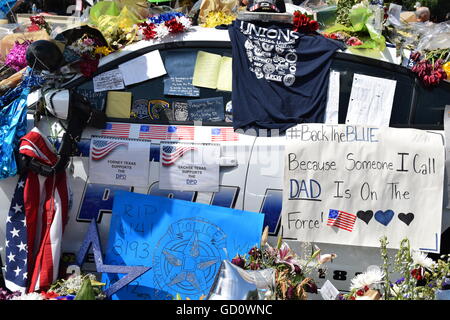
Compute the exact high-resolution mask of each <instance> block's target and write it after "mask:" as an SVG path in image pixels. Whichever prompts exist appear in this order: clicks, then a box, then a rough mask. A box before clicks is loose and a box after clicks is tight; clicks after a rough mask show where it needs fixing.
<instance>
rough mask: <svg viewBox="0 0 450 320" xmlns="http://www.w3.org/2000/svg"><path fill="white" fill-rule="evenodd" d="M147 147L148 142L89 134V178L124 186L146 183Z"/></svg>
mask: <svg viewBox="0 0 450 320" xmlns="http://www.w3.org/2000/svg"><path fill="white" fill-rule="evenodd" d="M150 146H151V142H150V141H144V140H138V139H127V138H118V137H100V136H92V140H91V148H90V156H89V181H90V182H92V183H101V184H113V185H123V186H135V187H137V186H140V187H145V186H147V185H148V184H149V181H148V175H149V170H150Z"/></svg>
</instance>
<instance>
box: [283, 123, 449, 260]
mask: <svg viewBox="0 0 450 320" xmlns="http://www.w3.org/2000/svg"><path fill="white" fill-rule="evenodd" d="M286 137H287V139H288V141H287V144H286V150H285V156H284V165H285V169H284V192H283V212H282V225H283V235H284V237H288V238H295V239H297V240H300V241H308V242H310V241H314V242H324V243H334V244H343V245H358V246H369V247H379V245H380V242H379V239H380V238H381V237H382V236H384V235H385V236H387V238H388V241H389V246H390V247H391V248H398V246H399V244H400V241H401V240H402V239H403V238H405V237H407V238H408V239H409V240H410V242H411V246H412V248H414V249H420V250H423V251H429V252H439V250H440V243H439V242H440V241H439V240H440V234H441V218H442V201H443V182H444V146H443V140H442V136H441V135H440V134H436V133H432V132H427V131H422V130H415V129H394V128H388V127H384V128H377V127H366V126H349V125H326V124H323V125H322V124H302V125H298V126H296V127H294V128H291V129H290V130H289V131H288V132H287V134H286Z"/></svg>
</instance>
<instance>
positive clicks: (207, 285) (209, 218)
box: [102, 191, 264, 300]
mask: <svg viewBox="0 0 450 320" xmlns="http://www.w3.org/2000/svg"><path fill="white" fill-rule="evenodd" d="M112 211H113V212H112V218H111V226H110V228H109V238H108V246H107V249H106V253H105V264H114V265H128V266H149V267H152V268H151V269H150V270H149V271H148V272H146V273H145V274H143V275H142V276H140V277H139V278H137V279H136V280H135V281H133V282H132V283H130V284H129V285H128V286H125V287H124V288H122V289H120V290H119V291H117V293H116V294H114V295H113V296H112V297H111V298H112V299H113V300H117V299H119V300H173V299H174V298H175V297H176V296H177V295H179V297H180V299H182V300H186V299H187V298H189V299H191V300H193V299H200V297H202V296H207V295H208V293H209V291H210V290H211V286H212V285H213V283H214V281H215V279H216V275H217V273H218V272H219V269H220V265H221V263H222V261H223V260H228V261H231V259H233V258H234V257H235V256H236V255H238V254H240V255H244V254H247V253H248V252H249V250H250V249H251V248H252V247H253V246H255V245H257V244H259V243H260V242H261V233H262V227H263V221H264V215H263V214H260V213H255V212H248V211H243V210H235V209H231V208H225V207H219V206H211V205H209V204H201V203H195V202H191V201H183V200H177V199H169V198H168V197H158V196H154V195H145V194H138V193H132V192H124V191H118V192H116V193H115V195H114V205H113V209H112ZM123 276H124V275H123V274H119V275H117V274H108V273H103V278H102V282H105V283H106V287H108V286H109V285H110V283H113V282H115V281H117V280H118V279H117V278H121V277H123Z"/></svg>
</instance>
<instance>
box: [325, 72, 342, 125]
mask: <svg viewBox="0 0 450 320" xmlns="http://www.w3.org/2000/svg"><path fill="white" fill-rule="evenodd" d="M340 76H341V73H340V72H337V71H333V70H332V71H330V82H329V84H328V96H327V108H326V109H325V121H324V122H325V123H329V124H337V123H339V92H340V91H341V90H340Z"/></svg>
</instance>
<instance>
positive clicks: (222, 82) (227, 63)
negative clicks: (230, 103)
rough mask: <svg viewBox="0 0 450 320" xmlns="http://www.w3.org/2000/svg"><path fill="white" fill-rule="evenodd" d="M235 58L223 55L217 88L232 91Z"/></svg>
mask: <svg viewBox="0 0 450 320" xmlns="http://www.w3.org/2000/svg"><path fill="white" fill-rule="evenodd" d="M232 62H233V59H232V58H230V57H222V61H221V64H220V69H219V75H218V78H217V90H221V91H231V84H232V79H233V77H232V68H231V65H232Z"/></svg>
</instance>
